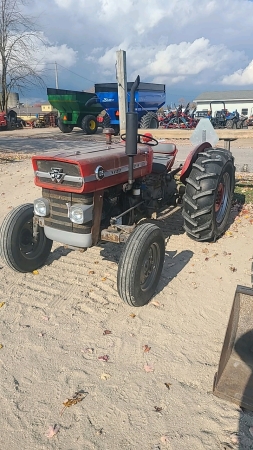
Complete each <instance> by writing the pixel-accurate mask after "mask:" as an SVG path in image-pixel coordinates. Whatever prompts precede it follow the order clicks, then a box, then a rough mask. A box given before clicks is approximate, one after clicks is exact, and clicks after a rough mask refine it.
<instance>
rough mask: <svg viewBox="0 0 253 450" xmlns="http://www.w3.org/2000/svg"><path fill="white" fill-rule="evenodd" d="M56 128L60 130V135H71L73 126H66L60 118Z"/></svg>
mask: <svg viewBox="0 0 253 450" xmlns="http://www.w3.org/2000/svg"><path fill="white" fill-rule="evenodd" d="M58 127H59V128H60V130H61V131H62V133H71V131H72V130H73V128H74V126H73V125H66V124H65V123H63V121H62V119H61V117H59V118H58Z"/></svg>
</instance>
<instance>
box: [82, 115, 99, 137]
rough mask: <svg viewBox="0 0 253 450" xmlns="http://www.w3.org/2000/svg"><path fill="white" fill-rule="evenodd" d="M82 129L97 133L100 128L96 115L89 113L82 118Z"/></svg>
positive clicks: (88, 132) (89, 132)
mask: <svg viewBox="0 0 253 450" xmlns="http://www.w3.org/2000/svg"><path fill="white" fill-rule="evenodd" d="M81 126H82V130H83V131H84V132H85V133H86V134H95V133H96V132H97V129H98V124H97V119H96V117H95V116H92V115H88V116H85V117H84V118H83V120H82V124H81Z"/></svg>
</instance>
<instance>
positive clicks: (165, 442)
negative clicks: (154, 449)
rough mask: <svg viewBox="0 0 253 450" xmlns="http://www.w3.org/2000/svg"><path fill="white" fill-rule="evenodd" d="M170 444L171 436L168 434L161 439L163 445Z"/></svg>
mask: <svg viewBox="0 0 253 450" xmlns="http://www.w3.org/2000/svg"><path fill="white" fill-rule="evenodd" d="M168 442H169V436H167V435H166V434H164V435H163V436H162V437H161V443H162V444H168Z"/></svg>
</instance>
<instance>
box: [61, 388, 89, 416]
mask: <svg viewBox="0 0 253 450" xmlns="http://www.w3.org/2000/svg"><path fill="white" fill-rule="evenodd" d="M83 399H84V396H83V394H82V393H81V392H75V394H74V395H73V397H72V398H67V400H65V401H64V402H63V405H64V407H63V408H62V411H61V413H60V415H62V414H63V412H64V411H65V409H66V408H69V407H70V406H73V405H76V404H77V403H79V402H81V401H82V400H83Z"/></svg>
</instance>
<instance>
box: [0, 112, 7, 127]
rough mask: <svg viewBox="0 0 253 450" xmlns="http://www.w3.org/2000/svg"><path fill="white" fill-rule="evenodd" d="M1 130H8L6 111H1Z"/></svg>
mask: <svg viewBox="0 0 253 450" xmlns="http://www.w3.org/2000/svg"><path fill="white" fill-rule="evenodd" d="M0 130H2V131H4V130H7V114H6V112H5V111H1V112H0Z"/></svg>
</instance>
